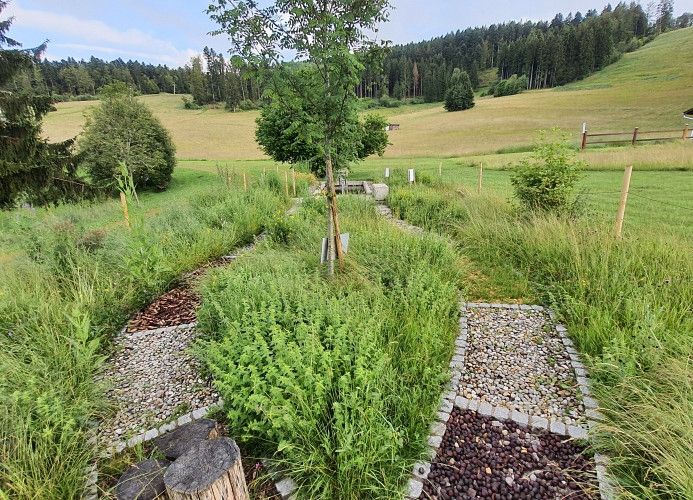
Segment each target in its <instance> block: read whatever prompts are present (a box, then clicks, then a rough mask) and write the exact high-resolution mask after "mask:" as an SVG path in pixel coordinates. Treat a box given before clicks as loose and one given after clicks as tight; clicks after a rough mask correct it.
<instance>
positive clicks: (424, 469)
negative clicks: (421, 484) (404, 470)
mask: <svg viewBox="0 0 693 500" xmlns="http://www.w3.org/2000/svg"><path fill="white" fill-rule="evenodd" d="M430 472H431V462H416V463H415V464H414V470H413V474H414V476H416V477H418V478H419V479H426V478H427V477H428V475H429V474H430Z"/></svg>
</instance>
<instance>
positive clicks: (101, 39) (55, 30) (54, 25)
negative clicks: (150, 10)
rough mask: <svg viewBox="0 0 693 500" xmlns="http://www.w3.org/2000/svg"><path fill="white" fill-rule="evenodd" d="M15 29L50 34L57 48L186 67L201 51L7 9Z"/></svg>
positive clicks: (96, 24) (133, 32)
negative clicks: (90, 51)
mask: <svg viewBox="0 0 693 500" xmlns="http://www.w3.org/2000/svg"><path fill="white" fill-rule="evenodd" d="M8 7H9V8H8V12H7V13H8V14H9V15H10V16H14V18H15V19H14V23H13V24H14V26H18V27H24V28H31V29H35V30H40V31H41V32H44V33H47V34H49V35H48V38H50V40H51V42H52V43H51V45H52V46H54V47H62V48H72V49H80V50H93V51H95V52H96V51H98V52H102V53H108V54H113V55H114V56H115V57H123V58H125V59H128V58H133V57H139V58H146V59H149V60H152V61H156V62H161V63H165V64H170V65H175V66H179V65H183V64H185V63H186V62H187V61H188V60H189V59H190V57H191V55H194V54H196V53H197V52H198V51H195V50H193V49H183V50H180V49H178V48H176V47H175V46H174V45H173V44H172V43H171V42H169V41H167V40H162V39H160V38H157V37H155V36H152V35H150V34H148V33H145V32H143V31H141V30H137V29H126V30H118V29H116V28H114V27H112V26H109V25H108V24H106V23H104V22H102V21H98V20H96V19H81V18H78V17H75V16H72V15H68V14H59V13H56V12H49V11H45V10H29V9H23V8H21V7H20V6H19V5H18V4H17V3H16V2H15V3H13V4H10V5H9V6H8Z"/></svg>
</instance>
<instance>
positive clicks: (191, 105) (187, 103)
mask: <svg viewBox="0 0 693 500" xmlns="http://www.w3.org/2000/svg"><path fill="white" fill-rule="evenodd" d="M181 100H182V101H183V107H184V108H185V109H202V106H201V105H199V104H197V103H196V102H195V101H193V100H192V99H191V98H190V97H188V96H185V95H184V96H183V97H181Z"/></svg>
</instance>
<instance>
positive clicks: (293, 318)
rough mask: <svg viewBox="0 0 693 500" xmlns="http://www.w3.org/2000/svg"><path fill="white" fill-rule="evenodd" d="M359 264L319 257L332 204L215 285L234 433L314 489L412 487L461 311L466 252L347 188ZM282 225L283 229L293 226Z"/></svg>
mask: <svg viewBox="0 0 693 500" xmlns="http://www.w3.org/2000/svg"><path fill="white" fill-rule="evenodd" d="M340 205H341V207H342V214H343V215H342V224H343V228H345V229H344V230H346V231H348V232H349V233H350V235H351V237H350V243H349V253H348V263H347V264H348V265H347V269H346V272H345V273H344V274H343V275H341V276H339V277H338V278H336V279H329V278H327V277H325V276H324V274H323V273H322V271H321V270H320V266H319V264H318V256H319V255H318V250H319V248H320V240H321V238H322V236H323V232H324V229H323V224H322V221H323V206H324V205H323V203H321V202H316V201H314V200H308V201H306V203H304V206H303V208H302V209H301V211H300V213H299V215H298V216H297V218H295V219H290V220H287V221H283V222H281V223H278V224H277V225H276V227H274V228H272V229H270V234H271V235H272V238H271V241H270V242H269V243H268V244H267V245H266V246H265V247H263V248H261V249H259V250H257V251H256V252H254V253H253V254H252V255H249V256H247V257H245V258H244V259H243V260H242V261H240V262H238V263H237V264H236V265H234V266H233V267H231V268H228V269H225V270H222V271H219V272H216V273H215V274H214V275H213V276H212V277H211V278H210V280H209V281H208V283H207V284H206V286H205V287H203V306H202V309H201V311H200V315H199V319H200V323H201V325H203V327H204V329H205V331H206V332H207V333H208V335H209V338H208V341H207V343H206V344H205V345H204V346H203V348H202V349H201V356H202V358H203V359H204V360H205V361H206V363H207V366H208V367H209V369H210V371H211V373H212V375H213V376H214V379H215V384H216V387H217V388H218V390H219V391H220V393H221V394H222V395H223V397H224V402H225V411H226V414H227V416H228V424H229V427H230V430H231V432H232V433H233V435H234V437H236V438H237V439H241V440H242V441H247V442H249V443H250V444H251V445H252V446H251V449H252V448H254V449H255V450H257V453H258V454H259V455H263V454H264V456H271V457H273V460H274V461H275V462H276V463H277V465H278V466H279V467H280V468H281V469H282V470H283V471H284V472H285V473H287V474H288V475H289V476H290V477H292V478H293V479H294V480H296V482H297V483H298V485H299V495H300V496H301V497H302V498H330V499H360V498H398V497H399V498H401V494H402V492H401V491H402V487H403V485H404V483H405V482H406V479H407V476H408V474H409V472H410V470H411V466H412V464H413V462H414V461H415V460H416V459H418V458H420V457H421V454H422V452H423V447H424V445H425V441H426V437H427V434H428V428H429V425H430V423H431V421H432V420H433V417H434V414H435V410H436V409H437V405H438V401H439V399H438V398H439V397H440V393H441V389H442V385H443V383H444V382H445V380H446V374H447V363H448V361H449V359H450V356H451V354H452V349H453V344H454V338H455V336H456V333H457V317H458V285H459V274H458V269H459V265H458V257H457V255H456V254H455V252H454V251H453V250H452V248H451V247H450V246H449V245H448V244H447V243H446V242H445V241H444V240H443V239H441V238H439V237H436V236H433V235H429V236H427V237H425V238H423V239H422V238H420V237H417V236H414V235H409V234H405V233H402V232H401V231H400V230H398V229H397V228H395V227H393V226H391V225H390V224H388V223H387V222H386V221H383V220H380V219H378V218H377V217H376V215H375V210H374V208H373V206H372V204H370V203H366V202H364V201H362V200H343V201H341V202H340ZM280 226H281V227H280Z"/></svg>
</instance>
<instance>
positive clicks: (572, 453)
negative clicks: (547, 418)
mask: <svg viewBox="0 0 693 500" xmlns="http://www.w3.org/2000/svg"><path fill="white" fill-rule="evenodd" d="M424 483H425V484H424V490H423V494H422V495H421V498H430V499H440V500H443V499H453V498H455V499H458V498H488V499H555V498H570V499H595V498H599V493H598V491H599V490H598V485H597V481H596V476H595V467H594V461H593V459H592V458H590V457H589V456H587V455H586V454H585V446H584V444H583V443H581V442H577V441H575V440H571V439H569V438H567V437H564V436H558V435H556V434H551V433H548V432H544V431H538V430H534V429H532V430H530V429H529V428H525V427H521V426H519V425H518V424H516V423H515V422H512V421H504V422H500V421H498V420H495V419H494V418H492V417H486V416H483V415H479V414H478V413H476V412H473V411H469V410H460V409H459V408H454V409H453V411H452V414H451V415H450V420H449V421H448V424H447V430H446V432H445V435H444V436H443V441H442V444H441V446H440V448H439V450H438V454H437V455H436V457H435V459H434V460H433V464H432V466H431V472H430V474H429V475H428V480H427V481H424Z"/></svg>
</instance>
